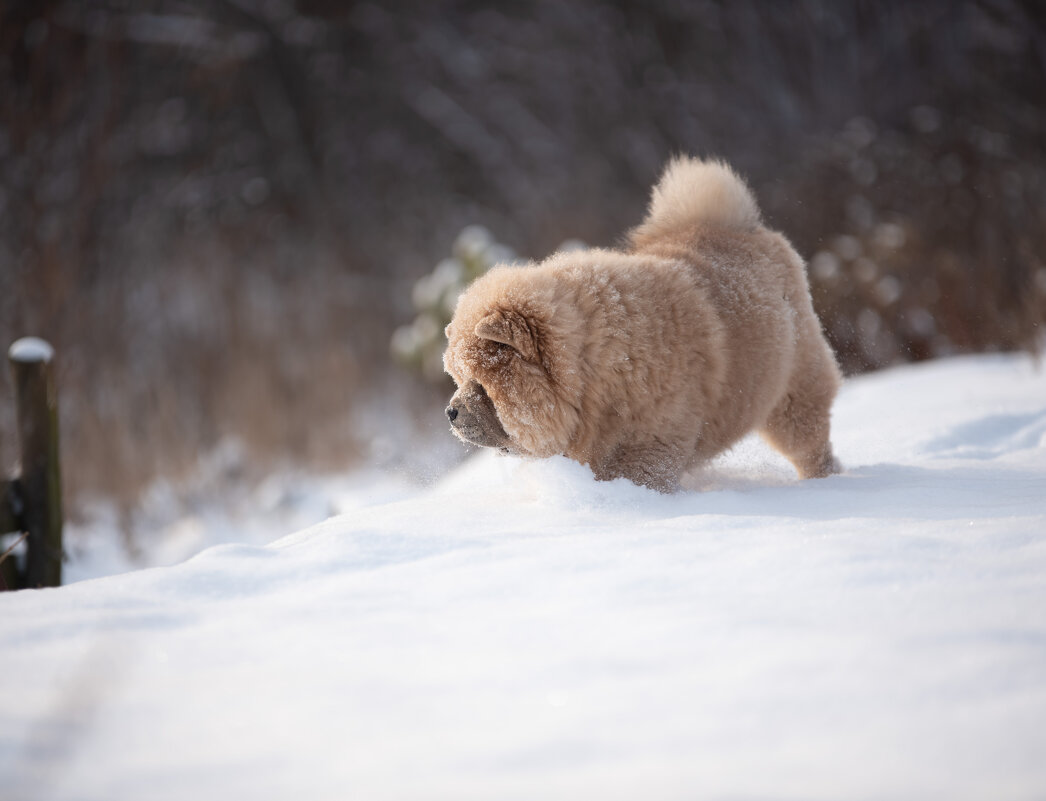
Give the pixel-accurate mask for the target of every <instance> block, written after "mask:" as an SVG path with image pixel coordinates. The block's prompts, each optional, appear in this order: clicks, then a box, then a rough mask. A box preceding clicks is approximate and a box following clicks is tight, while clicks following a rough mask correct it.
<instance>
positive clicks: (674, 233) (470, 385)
mask: <svg viewBox="0 0 1046 801" xmlns="http://www.w3.org/2000/svg"><path fill="white" fill-rule="evenodd" d="M446 335H447V340H448V345H447V349H446V352H445V354H444V367H445V369H446V371H447V372H448V373H449V374H450V376H451V377H452V378H453V379H454V381H455V383H456V384H457V386H458V390H457V392H455V393H454V396H453V397H452V398H451V400H450V404H449V405H448V406H447V409H446V414H447V417H448V418H449V420H450V424H451V428H452V430H453V432H454V434H455V435H457V436H458V437H459V438H460V439H462V440H463V441H465V442H468V443H473V444H476V445H481V446H484V447H491V448H497V449H499V450H502V451H504V452H508V453H515V454H520V455H524V456H532V457H548V456H552V455H556V454H563V455H566V456H567V457H569V458H571V459H574V460H576V461H578V462H580V463H582V464H585V465H588V466H589V467H590V468H591V470H592V472H593V474H594V475H595V477H596V478H597V479H600V480H610V479H614V478H618V477H621V476H623V477H625V478H627V479H630V480H631V481H632V482H634V483H636V484H639V485H643V486H647V487H651V488H653V489H656V490H659V491H661V492H672V491H674V490H676V489H677V488H678V487H679V482H680V478H681V476H682V475H683V474H684V473H685V472H686V471H687V470H689V469H691V468H693V467H695V466H697V465H699V464H700V463H702V462H705V461H707V460H708V459H711V458H712V457H714V456H715V455H716V454H718V453H720V452H722V451H724V450H726V449H728V448H729V447H730V446H731V445H733V444H734V443H736V442H737V441H738V440H739V439H740V438H742V437H743V436H744V435H745V434H747V433H748V432H750V431H753V430H757V431H758V432H759V433H760V434H761V435H762V436H763V438H764V439H765V440H766V441H767V442H768V443H769V444H770V445H771V446H773V447H774V448H776V449H777V450H778V451H780V452H781V453H782V454H783V455H784V456H785V457H786V458H787V459H788V460H789V461H791V463H792V464H793V465H794V466H795V469H796V471H797V472H798V474H799V476H800V478H817V477H823V476H827V475H830V474H832V473H834V472H837V471H838V470H839V469H840V467H839V463H838V461H837V460H836V459H835V457H834V455H833V453H832V446H831V441H830V423H831V419H830V418H831V407H832V402H833V400H834V398H835V395H836V393H837V391H838V389H839V385H840V383H841V377H840V372H839V368H838V365H837V364H836V361H835V357H834V355H833V354H832V351H831V348H830V347H829V345H828V343H827V341H826V340H825V338H824V334H823V333H822V330H821V325H820V322H819V321H818V319H817V316H816V314H815V312H814V308H813V304H812V302H811V298H810V289H809V285H808V282H807V278H806V270H805V265H804V263H803V260H802V259H801V258H800V257H799V255H798V254H797V253H796V251H795V250H794V248H793V247H792V246H791V244H790V243H789V242H788V240H787V239H785V237H784V236H782V235H781V234H779V233H777V232H775V231H771V230H769V229H767V228H765V227H764V226H763V224H762V220H761V216H760V212H759V209H758V207H757V205H756V202H755V200H754V198H753V196H752V193H751V192H750V191H749V189H748V187H747V185H746V184H745V183H744V181H743V180H742V179H741V178H740V177H738V176H737V175H736V174H735V173H734V171H733V170H732V169H730V167H728V166H727V165H726V164H724V163H722V162H718V161H702V160H699V159H695V158H688V157H680V158H677V159H674V160H673V161H671V162H670V163H669V164H668V165H667V167H666V168H665V170H664V172H663V174H662V176H661V179H660V181H659V182H658V183H657V185H656V186H655V187H654V189H653V192H652V194H651V199H650V204H649V208H648V211H647V215H646V218H645V219H644V220H643V222H642V223H641V224H640V225H639V226H638V227H636V228H635V229H633V230H632V231H631V232H630V233H629V235H628V238H627V245H626V246H625V247H623V248H621V249H617V250H609V249H602V248H593V249H589V250H581V251H569V252H562V253H557V254H555V255H553V256H551V257H549V258H548V259H546V260H545V261H543V262H540V263H537V264H529V265H526V266H496V267H494V268H493V269H491V270H490V271H489V272H488V273H486V274H485V275H483V276H482V277H480V278H479V279H477V280H476V281H475V282H473V283H472V284H471V285H470V286H469V287H468V288H467V289H466V290H465V291H464V292H463V293H462V295H461V297H460V298H459V299H458V303H457V306H456V308H455V312H454V315H453V318H452V319H451V322H450V324H449V325H448V326H447V328H446Z"/></svg>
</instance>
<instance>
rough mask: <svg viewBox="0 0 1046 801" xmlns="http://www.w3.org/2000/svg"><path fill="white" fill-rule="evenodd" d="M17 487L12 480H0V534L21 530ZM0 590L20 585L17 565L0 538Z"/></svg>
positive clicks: (14, 588) (12, 588)
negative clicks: (5, 555) (5, 556)
mask: <svg viewBox="0 0 1046 801" xmlns="http://www.w3.org/2000/svg"><path fill="white" fill-rule="evenodd" d="M16 492H17V489H16V486H15V482H14V481H5V480H0V534H8V533H10V532H12V531H14V532H17V531H21V530H22V516H21V514H20V512H21V502H20V501H21V499H20V498H19V497H18V496H17V494H16ZM0 543H3V545H0V591H3V590H17V589H18V588H19V587H20V586H21V577H20V576H19V575H18V567H17V565H16V564H15V560H14V557H13V555H11V554H7V558H6V559H5V558H4V554H6V550H5V548H4V547H3V546H5V545H7V543H6V542H4V541H3V540H0Z"/></svg>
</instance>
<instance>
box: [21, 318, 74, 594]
mask: <svg viewBox="0 0 1046 801" xmlns="http://www.w3.org/2000/svg"><path fill="white" fill-rule="evenodd" d="M7 357H8V360H9V361H10V363H11V373H12V375H13V377H14V386H15V410H16V417H17V422H18V446H19V452H20V454H21V459H22V473H21V476H20V477H19V479H18V490H19V496H20V498H21V502H22V510H21V512H22V514H21V517H22V527H23V529H24V530H25V531H26V532H28V534H29V539H28V541H27V543H26V544H27V547H28V560H27V563H26V569H25V577H24V584H23V586H25V587H57V586H58V585H59V584H61V583H62V479H61V472H60V470H59V466H58V397H57V393H56V390H55V382H54V370H53V365H52V362H53V361H54V349H53V348H52V347H51V346H50V345H49V344H48V343H46V342H44V341H43V340H42V339H37V338H35V337H26V338H25V339H20V340H18V341H17V342H15V343H14V344H13V345H12V346H11V349H10V350H9V351H8V353H7Z"/></svg>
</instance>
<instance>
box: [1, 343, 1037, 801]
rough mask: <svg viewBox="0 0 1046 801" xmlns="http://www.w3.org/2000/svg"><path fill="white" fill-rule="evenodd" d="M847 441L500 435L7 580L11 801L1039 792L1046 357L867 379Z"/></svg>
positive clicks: (844, 409)
mask: <svg viewBox="0 0 1046 801" xmlns="http://www.w3.org/2000/svg"><path fill="white" fill-rule="evenodd" d="M835 430H836V435H835V440H836V444H837V450H838V452H839V456H840V457H841V459H842V460H843V462H844V463H845V464H846V466H847V468H848V470H847V472H846V474H844V475H840V476H835V477H832V478H829V479H825V480H821V481H810V482H803V483H799V482H797V481H795V480H794V478H793V474H792V473H791V472H790V468H789V467H788V466H787V465H786V464H785V463H784V462H783V461H782V460H780V459H779V458H778V457H777V456H776V455H775V454H772V453H770V452H769V451H767V450H765V449H764V448H762V446H760V445H759V444H758V443H756V442H755V441H746V442H745V443H743V444H742V445H741V446H740V447H739V448H737V449H736V450H735V452H734V453H732V454H730V455H729V456H727V457H725V458H723V459H722V460H720V461H719V462H718V463H717V464H715V465H713V466H712V467H710V468H709V469H708V470H706V471H704V472H703V473H702V474H701V475H698V476H695V477H693V479H692V480H691V490H690V491H688V492H685V493H680V494H678V495H675V496H672V497H664V496H660V495H657V494H655V493H652V492H650V491H648V490H644V489H640V488H637V487H634V486H632V485H631V484H628V483H627V482H623V481H618V482H611V483H604V484H600V483H596V482H594V481H593V480H592V479H591V477H590V475H589V474H588V472H587V471H586V470H585V469H583V468H581V467H579V466H577V465H575V464H573V463H571V462H568V461H566V460H563V459H552V460H548V461H544V462H520V461H518V460H515V459H511V458H498V457H492V456H481V457H480V458H476V459H473V460H472V461H470V462H468V463H466V465H465V466H464V467H462V468H461V469H460V470H459V471H457V472H456V473H454V474H452V475H449V476H447V478H446V479H445V480H444V481H443V482H441V483H440V484H439V485H437V486H436V487H434V488H432V489H429V490H426V491H421V492H415V493H411V494H409V495H406V496H399V497H398V499H396V500H390V501H388V502H382V503H373V504H371V505H358V506H357V507H356V508H355V510H354V511H352V512H351V513H348V514H343V515H341V516H338V517H334V518H332V519H330V520H327V521H326V522H323V523H321V524H319V525H316V526H314V527H312V528H309V529H307V530H304V531H301V532H299V533H296V534H292V535H290V536H288V537H285V538H283V539H281V540H279V541H277V542H275V543H274V544H272V545H269V546H257V545H246V544H228V545H223V546H219V547H215V548H211V549H209V550H207V551H205V552H204V553H202V554H200V555H199V556H197V557H195V558H193V559H191V560H190V561H188V562H186V563H184V564H180V565H178V566H174V567H168V568H157V569H152V570H142V571H137V572H131V573H126V574H123V575H118V576H111V577H108V578H101V579H97V580H91V581H83V582H80V583H77V584H74V585H71V586H67V587H63V588H59V589H56V590H43V591H37V592H23V593H16V594H6V595H3V596H0V653H2V654H3V662H4V667H5V679H6V686H7V688H8V692H7V694H6V697H5V701H4V704H3V706H2V708H0V775H2V776H3V777H4V792H5V797H9V798H34V799H35V798H63V799H64V798H76V799H124V798H126V799H139V798H149V799H184V798H240V797H252V798H262V799H267V798H273V799H276V798H280V799H282V798H286V797H289V796H290V795H292V794H293V795H294V796H295V797H301V798H310V799H327V798H330V799H345V798H360V799H368V801H375V800H379V799H413V798H418V799H422V798H424V799H516V798H518V799H534V798H543V799H545V798H569V799H574V798H599V799H636V798H644V799H691V798H725V797H731V798H740V797H745V798H806V799H821V798H823V799H839V798H877V799H878V798H918V799H922V798H949V799H963V798H971V799H972V798H991V799H1007V798H1013V799H1018V798H1027V799H1031V798H1042V797H1043V795H1044V794H1046V761H1044V760H1043V759H1042V755H1043V754H1044V753H1046V726H1044V725H1043V721H1044V720H1046V493H1044V488H1046V377H1044V376H1043V375H1042V374H1040V373H1038V372H1036V370H1035V369H1034V368H1033V366H1032V365H1031V364H1030V363H1029V361H1028V360H1026V359H1024V358H1019V357H981V358H976V359H958V360H953V361H947V362H940V363H935V364H930V365H926V366H920V367H908V368H903V369H899V370H893V371H890V372H888V373H884V374H879V375H873V376H868V377H864V378H860V379H857V380H853V381H850V382H849V383H848V385H847V386H846V388H845V389H844V392H843V394H842V397H841V399H840V401H839V404H838V407H837V412H836V415H835ZM393 496H394V497H395V493H393Z"/></svg>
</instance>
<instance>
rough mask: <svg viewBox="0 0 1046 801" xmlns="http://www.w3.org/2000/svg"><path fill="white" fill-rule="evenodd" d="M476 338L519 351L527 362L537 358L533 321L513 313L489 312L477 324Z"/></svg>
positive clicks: (535, 331)
mask: <svg viewBox="0 0 1046 801" xmlns="http://www.w3.org/2000/svg"><path fill="white" fill-rule="evenodd" d="M475 333H476V336H478V337H481V338H482V339H490V340H492V341H494V342H500V343H502V344H503V345H508V346H509V347H511V348H515V349H516V350H517V351H519V353H520V355H521V356H522V357H523V358H524V359H527V360H528V361H533V360H535V359H536V358H537V355H538V348H537V342H536V341H535V335H536V333H537V327H536V326H535V324H534V323H533V321H531V320H528V319H527V318H526V317H524V316H523V315H522V314H519V313H518V312H515V311H504V310H503V311H496V312H491V313H490V314H488V315H487V316H486V317H484V318H483V319H482V320H480V321H479V322H478V323H476V328H475Z"/></svg>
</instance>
